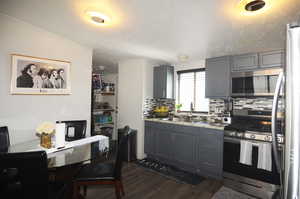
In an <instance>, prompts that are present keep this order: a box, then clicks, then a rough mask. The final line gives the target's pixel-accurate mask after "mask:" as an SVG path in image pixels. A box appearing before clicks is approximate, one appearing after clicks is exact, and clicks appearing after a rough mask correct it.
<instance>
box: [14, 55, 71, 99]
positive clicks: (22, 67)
mask: <svg viewBox="0 0 300 199" xmlns="http://www.w3.org/2000/svg"><path fill="white" fill-rule="evenodd" d="M11 58H12V65H11V94H19V95H70V94H71V78H70V77H71V75H70V68H71V62H69V61H62V60H55V59H48V58H40V57H33V56H27V55H20V54H11Z"/></svg>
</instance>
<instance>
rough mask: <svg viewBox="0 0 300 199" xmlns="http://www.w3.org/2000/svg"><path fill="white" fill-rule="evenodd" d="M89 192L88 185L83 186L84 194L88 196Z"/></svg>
mask: <svg viewBox="0 0 300 199" xmlns="http://www.w3.org/2000/svg"><path fill="white" fill-rule="evenodd" d="M86 194H87V186H83V195H84V196H86Z"/></svg>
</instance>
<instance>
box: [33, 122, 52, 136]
mask: <svg viewBox="0 0 300 199" xmlns="http://www.w3.org/2000/svg"><path fill="white" fill-rule="evenodd" d="M36 132H37V133H38V134H42V133H45V134H52V133H54V132H55V125H54V124H53V123H52V122H43V123H42V124H40V125H39V126H38V128H37V129H36Z"/></svg>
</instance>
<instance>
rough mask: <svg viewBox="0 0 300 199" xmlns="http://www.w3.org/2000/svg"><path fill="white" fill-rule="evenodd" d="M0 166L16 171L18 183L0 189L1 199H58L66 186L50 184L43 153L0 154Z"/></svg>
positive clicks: (45, 156) (62, 195) (62, 194)
mask: <svg viewBox="0 0 300 199" xmlns="http://www.w3.org/2000/svg"><path fill="white" fill-rule="evenodd" d="M0 162H1V165H2V166H3V167H4V168H6V169H10V168H15V169H17V170H18V174H19V179H20V180H19V181H18V182H17V183H16V182H14V183H7V184H5V185H3V186H1V187H0V193H1V194H0V197H1V199H17V198H18V199H28V198H30V199H40V198H43V199H47V198H49V199H60V198H63V197H64V193H65V189H66V186H64V185H58V184H50V183H49V177H48V165H47V154H46V152H45V151H35V152H24V153H0Z"/></svg>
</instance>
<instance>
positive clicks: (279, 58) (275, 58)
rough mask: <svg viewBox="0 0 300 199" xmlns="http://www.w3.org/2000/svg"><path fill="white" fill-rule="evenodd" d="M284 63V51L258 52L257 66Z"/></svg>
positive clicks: (272, 65) (263, 66)
mask: <svg viewBox="0 0 300 199" xmlns="http://www.w3.org/2000/svg"><path fill="white" fill-rule="evenodd" d="M283 64H284V51H283V50H273V51H268V52H262V53H259V66H260V67H261V68H270V67H282V66H283Z"/></svg>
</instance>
